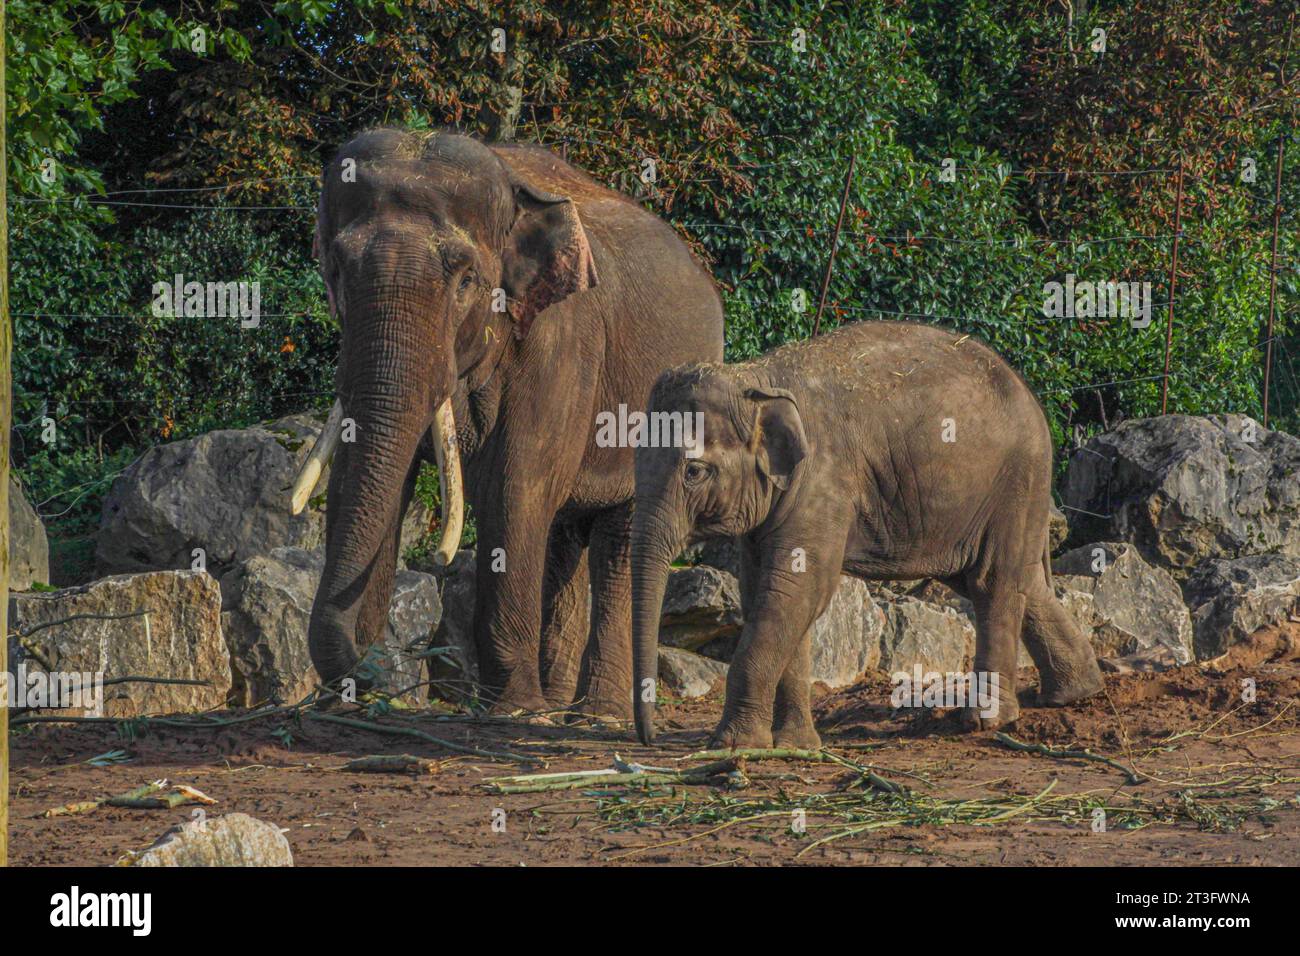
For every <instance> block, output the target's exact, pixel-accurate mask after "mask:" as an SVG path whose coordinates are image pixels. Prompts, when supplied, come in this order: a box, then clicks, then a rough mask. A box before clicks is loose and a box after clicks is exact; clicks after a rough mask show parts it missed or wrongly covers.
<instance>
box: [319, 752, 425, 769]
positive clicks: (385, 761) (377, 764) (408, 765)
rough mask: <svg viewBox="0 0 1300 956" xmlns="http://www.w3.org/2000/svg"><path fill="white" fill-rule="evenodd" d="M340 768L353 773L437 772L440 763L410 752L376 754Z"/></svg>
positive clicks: (349, 762) (357, 759)
mask: <svg viewBox="0 0 1300 956" xmlns="http://www.w3.org/2000/svg"><path fill="white" fill-rule="evenodd" d="M339 769H340V770H346V771H350V772H352V773H437V772H438V770H439V769H440V765H439V764H438V762H437V761H434V760H426V759H424V758H423V757H412V756H411V755H410V754H375V755H373V756H370V757H357V758H356V759H355V760H349V761H348V762H347V763H345V764H344V765H343V766H342V767H340V768H339Z"/></svg>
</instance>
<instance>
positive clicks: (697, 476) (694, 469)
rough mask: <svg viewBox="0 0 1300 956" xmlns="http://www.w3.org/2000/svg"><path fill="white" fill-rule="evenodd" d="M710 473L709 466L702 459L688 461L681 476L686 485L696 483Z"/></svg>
mask: <svg viewBox="0 0 1300 956" xmlns="http://www.w3.org/2000/svg"><path fill="white" fill-rule="evenodd" d="M709 474H710V469H709V466H708V465H706V464H704V462H702V461H688V462H687V463H686V471H685V472H684V473H683V477H684V478H685V479H686V483H687V484H688V485H698V484H699V483H700V482H702V481H703V480H704V479H706V478H708V477H709Z"/></svg>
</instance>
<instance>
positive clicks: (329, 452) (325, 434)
mask: <svg viewBox="0 0 1300 956" xmlns="http://www.w3.org/2000/svg"><path fill="white" fill-rule="evenodd" d="M342 432H343V403H342V402H340V401H337V400H336V401H335V402H334V407H333V408H331V409H330V413H329V417H328V418H326V419H325V427H324V428H322V429H321V433H320V435H318V436H317V437H316V444H314V445H312V446H311V451H310V452H308V454H307V460H306V461H304V462H303V463H302V467H301V468H300V469H298V478H297V480H296V481H294V483H293V501H292V504H291V506H290V513H291V514H299V513H300V512H301V511H302V509H303V508H305V507H306V506H307V500H308V499H309V498H310V497H311V493H312V492H313V491H314V490H315V489H316V482H318V481H320V476H321V472H323V471H324V470H325V466H326V465H328V464H329V462H330V459H331V458H333V457H334V449H336V448H337V447H338V444H339V436H340V435H341V434H342Z"/></svg>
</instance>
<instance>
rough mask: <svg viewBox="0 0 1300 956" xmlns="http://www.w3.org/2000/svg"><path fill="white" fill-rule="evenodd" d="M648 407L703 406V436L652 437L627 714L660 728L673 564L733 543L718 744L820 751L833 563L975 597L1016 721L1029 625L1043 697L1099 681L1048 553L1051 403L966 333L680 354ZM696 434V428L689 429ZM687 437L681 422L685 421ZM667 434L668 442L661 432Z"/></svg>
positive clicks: (985, 656)
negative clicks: (731, 639) (681, 443)
mask: <svg viewBox="0 0 1300 956" xmlns="http://www.w3.org/2000/svg"><path fill="white" fill-rule="evenodd" d="M650 411H651V413H652V416H651V427H652V428H654V427H655V425H656V423H663V422H669V421H672V419H667V418H664V417H662V416H659V417H656V416H655V415H654V413H664V412H667V413H673V412H680V413H692V414H694V413H698V414H699V416H701V417H697V418H692V419H691V420H690V421H691V422H693V423H694V422H701V423H702V427H703V440H702V442H699V443H696V444H695V445H694V447H688V448H681V447H678V448H673V447H641V448H638V449H637V458H636V512H635V516H634V518H633V531H632V569H633V641H634V669H635V689H634V698H635V699H634V712H635V715H636V725H637V733H638V736H639V737H640V738H641V740H642V741H643V742H644V743H649V742H650V741H651V740H652V739H653V735H654V730H653V725H652V719H653V709H654V693H653V691H654V683H653V678H654V677H655V675H656V672H657V651H658V648H657V646H656V645H657V640H658V629H659V615H660V607H661V605H662V603H663V595H664V585H665V581H666V578H667V574H668V567H669V563H670V562H671V561H672V559H673V558H674V557H675V556H676V555H677V554H678V553H679V552H680V551H681V549H682V548H683V547H684V546H685V545H687V544H689V543H694V542H697V541H700V540H704V539H708V538H715V537H720V536H741V554H742V562H741V564H742V567H741V599H742V603H743V605H744V612H745V625H744V630H743V632H742V635H741V638H740V643H739V646H738V647H737V649H736V654H735V657H734V659H733V660H732V662H731V669H730V672H729V673H728V675H727V700H726V706H725V709H724V710H723V714H722V720H721V722H720V723H719V724H718V727H717V730H716V731H715V732H714V735H713V742H712V746H715V747H767V746H772V745H776V746H788V747H816V746H818V745H819V743H820V740H819V738H818V736H817V731H816V730H815V728H814V727H813V721H812V714H811V711H810V708H809V673H810V666H811V665H810V657H811V627H812V624H813V622H814V621H816V619H817V618H818V616H819V615H820V614H821V613H822V612H823V611H824V610H825V609H826V606H827V604H828V603H829V602H830V600H831V597H832V596H833V594H834V593H835V589H836V587H837V585H838V584H839V579H840V574H841V573H844V574H851V575H855V576H857V577H859V578H865V579H875V580H890V579H915V578H937V579H939V580H941V581H943V582H944V583H945V584H948V585H949V586H951V587H952V588H953V589H954V590H956V591H957V592H958V593H960V594H964V595H966V596H968V597H969V598H970V599H971V601H972V602H973V603H974V605H975V614H976V631H977V638H976V653H975V670H976V671H977V672H982V673H986V674H996V675H998V697H997V701H996V710H995V712H993V713H992V714H990V711H992V710H994V709H993V708H988V709H982V710H975V709H967V710H966V711H965V719H966V722H967V724H968V725H969V726H977V727H983V728H985V729H991V728H994V727H998V726H1001V725H1004V724H1007V723H1010V722H1011V721H1013V720H1015V719H1016V717H1017V716H1018V713H1019V708H1018V705H1017V702H1016V651H1017V638H1023V640H1024V641H1025V644H1026V646H1027V647H1028V649H1029V652H1030V654H1031V656H1032V657H1033V660H1034V663H1035V664H1036V665H1037V667H1038V670H1039V673H1040V675H1041V686H1040V688H1039V697H1038V701H1039V703H1040V704H1051V705H1060V704H1066V703H1069V702H1070V701H1074V700H1079V699H1080V698H1083V697H1088V696H1090V695H1092V694H1095V693H1097V692H1098V691H1099V690H1100V689H1101V687H1102V681H1101V674H1100V672H1099V670H1098V668H1097V662H1096V658H1095V656H1094V654H1093V651H1092V648H1091V646H1090V645H1089V644H1088V642H1087V641H1086V640H1085V639H1084V637H1083V635H1082V634H1081V633H1080V631H1079V628H1078V626H1077V625H1076V624H1075V622H1074V621H1073V620H1072V619H1071V617H1070V615H1069V614H1068V613H1067V612H1066V610H1065V609H1064V608H1063V607H1062V606H1061V604H1060V603H1059V602H1058V601H1057V600H1056V597H1055V595H1054V593H1053V591H1052V586H1051V567H1050V564H1049V555H1048V548H1049V546H1048V509H1049V501H1050V488H1051V470H1052V439H1051V435H1050V433H1049V431H1048V428H1047V422H1046V420H1045V419H1044V417H1043V411H1042V408H1041V407H1040V406H1039V404H1038V402H1037V400H1036V399H1035V398H1034V396H1033V395H1032V394H1031V393H1030V391H1029V388H1028V387H1027V386H1026V385H1025V383H1024V382H1023V381H1022V380H1021V378H1020V377H1019V376H1018V375H1017V374H1016V373H1015V372H1014V371H1013V370H1012V369H1011V368H1010V367H1009V366H1008V365H1007V363H1006V362H1004V361H1003V360H1002V359H1001V358H1000V357H999V356H998V355H997V354H996V353H994V352H993V351H992V350H991V349H989V348H988V347H987V346H986V345H984V344H983V343H982V342H980V341H979V340H977V339H975V338H973V337H972V336H969V335H960V336H959V335H955V334H953V333H952V332H949V331H946V330H944V329H939V328H935V327H933V326H928V325H915V324H911V323H904V322H868V323H863V324H859V325H849V326H845V327H844V328H841V329H839V330H838V331H836V332H834V333H832V334H829V335H825V336H822V337H820V338H817V339H814V340H812V341H810V342H799V343H795V344H792V345H787V346H784V347H782V348H779V349H776V350H775V351H773V352H770V353H768V354H767V355H765V356H763V357H761V358H759V359H756V360H754V361H752V362H746V363H744V364H740V365H727V366H724V365H720V364H708V365H688V366H684V367H679V368H676V369H673V370H671V371H669V372H666V373H664V374H663V375H662V376H661V377H660V378H659V380H658V382H657V383H656V384H655V387H654V390H653V393H652V396H651V404H650ZM697 427H699V426H697ZM686 434H689V432H686ZM665 444H667V443H665Z"/></svg>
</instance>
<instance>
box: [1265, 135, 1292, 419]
mask: <svg viewBox="0 0 1300 956" xmlns="http://www.w3.org/2000/svg"><path fill="white" fill-rule="evenodd" d="M1286 137H1287V134H1286V133H1283V134H1282V135H1281V136H1279V137H1278V138H1277V178H1276V179H1275V180H1274V181H1273V256H1272V258H1271V259H1270V260H1269V277H1268V325H1267V326H1266V327H1265V329H1264V427H1265V428H1267V427H1268V389H1269V382H1270V373H1271V372H1272V371H1273V317H1274V316H1275V315H1276V314H1277V311H1276V310H1277V232H1278V225H1279V223H1280V222H1281V219H1282V161H1283V159H1284V153H1283V148H1284V144H1285V143H1286Z"/></svg>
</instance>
